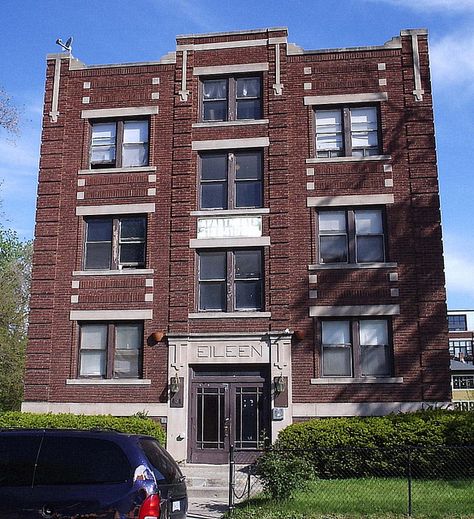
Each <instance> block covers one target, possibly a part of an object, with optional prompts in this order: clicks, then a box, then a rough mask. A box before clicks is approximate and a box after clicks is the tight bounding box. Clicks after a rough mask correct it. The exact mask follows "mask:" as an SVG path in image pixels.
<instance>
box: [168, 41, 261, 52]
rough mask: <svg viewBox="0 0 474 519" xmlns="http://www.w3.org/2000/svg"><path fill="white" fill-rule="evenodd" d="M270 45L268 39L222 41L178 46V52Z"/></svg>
mask: <svg viewBox="0 0 474 519" xmlns="http://www.w3.org/2000/svg"><path fill="white" fill-rule="evenodd" d="M267 44H268V39H266V38H265V39H260V40H237V41H220V42H216V43H190V44H182V45H176V50H177V51H180V50H182V51H185V50H194V51H200V50H219V49H237V48H239V47H260V46H264V45H267Z"/></svg>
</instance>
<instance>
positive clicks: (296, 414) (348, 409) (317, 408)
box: [293, 402, 445, 418]
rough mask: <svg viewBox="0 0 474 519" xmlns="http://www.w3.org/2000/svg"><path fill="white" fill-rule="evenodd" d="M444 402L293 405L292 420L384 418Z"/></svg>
mask: <svg viewBox="0 0 474 519" xmlns="http://www.w3.org/2000/svg"><path fill="white" fill-rule="evenodd" d="M436 404H440V405H444V404H445V402H438V403H436V402H427V403H424V402H340V403H337V402H328V403H324V404H322V403H318V404H300V403H295V402H294V403H293V418H312V417H320V416H327V417H330V416H336V417H337V416H384V415H387V414H390V413H408V412H413V411H419V410H421V409H424V408H430V407H433V405H436Z"/></svg>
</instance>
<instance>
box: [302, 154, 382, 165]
mask: <svg viewBox="0 0 474 519" xmlns="http://www.w3.org/2000/svg"><path fill="white" fill-rule="evenodd" d="M381 160H392V156H391V155H369V156H368V157H311V158H310V159H306V164H322V163H326V162H370V161H381Z"/></svg>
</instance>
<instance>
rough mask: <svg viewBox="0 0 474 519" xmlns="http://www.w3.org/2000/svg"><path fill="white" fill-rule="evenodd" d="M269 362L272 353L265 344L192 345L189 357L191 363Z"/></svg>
mask: <svg viewBox="0 0 474 519" xmlns="http://www.w3.org/2000/svg"><path fill="white" fill-rule="evenodd" d="M269 361H270V351H269V348H268V345H267V344H266V343H263V342H255V343H250V344H249V343H244V342H238V343H237V342H234V341H233V342H229V343H225V342H223V343H217V342H216V343H206V344H203V343H201V344H192V345H191V350H190V351H189V357H188V362H189V363H199V362H201V363H211V364H214V363H222V364H240V363H242V364H243V363H247V364H253V363H258V364H261V363H268V362H269Z"/></svg>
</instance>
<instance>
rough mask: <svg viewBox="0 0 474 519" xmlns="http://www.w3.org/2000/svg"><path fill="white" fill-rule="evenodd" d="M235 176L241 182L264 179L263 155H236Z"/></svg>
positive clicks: (251, 153) (253, 153)
mask: <svg viewBox="0 0 474 519" xmlns="http://www.w3.org/2000/svg"><path fill="white" fill-rule="evenodd" d="M235 176H236V178H237V179H239V180H242V179H245V180H260V179H261V178H262V154H261V153H260V152H257V153H255V152H250V153H236V154H235Z"/></svg>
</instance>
